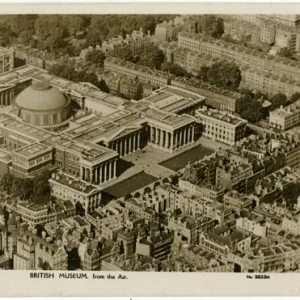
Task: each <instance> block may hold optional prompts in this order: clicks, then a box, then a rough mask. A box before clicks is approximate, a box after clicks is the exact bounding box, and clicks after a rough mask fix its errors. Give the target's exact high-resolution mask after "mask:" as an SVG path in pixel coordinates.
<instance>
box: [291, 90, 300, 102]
mask: <svg viewBox="0 0 300 300" xmlns="http://www.w3.org/2000/svg"><path fill="white" fill-rule="evenodd" d="M299 99H300V93H298V92H296V93H295V94H293V95H292V97H291V102H292V103H293V102H296V101H297V100H299Z"/></svg>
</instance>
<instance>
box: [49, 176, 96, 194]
mask: <svg viewBox="0 0 300 300" xmlns="http://www.w3.org/2000/svg"><path fill="white" fill-rule="evenodd" d="M49 181H53V182H57V183H60V184H62V185H64V186H67V187H70V188H71V189H74V190H76V191H79V192H81V193H84V194H90V193H93V192H96V191H100V190H99V189H98V188H97V187H96V186H94V185H91V184H87V183H85V182H82V181H80V180H78V179H75V178H74V177H71V176H67V175H66V174H64V173H62V174H61V173H57V174H56V175H55V176H52V178H51V179H50V180H49Z"/></svg>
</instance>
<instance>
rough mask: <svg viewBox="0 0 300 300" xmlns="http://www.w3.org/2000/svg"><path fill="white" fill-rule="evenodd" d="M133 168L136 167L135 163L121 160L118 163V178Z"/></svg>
mask: <svg viewBox="0 0 300 300" xmlns="http://www.w3.org/2000/svg"><path fill="white" fill-rule="evenodd" d="M133 166H134V163H132V162H130V161H126V160H124V159H122V158H120V159H119V161H118V165H117V176H118V177H119V176H120V175H122V174H123V173H124V172H125V171H127V170H128V169H129V168H131V167H133Z"/></svg>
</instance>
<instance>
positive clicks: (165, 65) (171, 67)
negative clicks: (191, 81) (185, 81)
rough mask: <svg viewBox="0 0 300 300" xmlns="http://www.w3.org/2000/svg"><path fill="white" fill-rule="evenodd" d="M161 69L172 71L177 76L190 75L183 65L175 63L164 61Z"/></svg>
mask: <svg viewBox="0 0 300 300" xmlns="http://www.w3.org/2000/svg"><path fill="white" fill-rule="evenodd" d="M161 69H162V70H163V71H165V72H168V73H171V74H173V75H175V76H176V77H182V76H185V77H189V73H188V72H187V71H186V70H185V69H184V68H182V67H181V66H179V65H177V64H173V63H168V62H167V63H163V64H162V66H161Z"/></svg>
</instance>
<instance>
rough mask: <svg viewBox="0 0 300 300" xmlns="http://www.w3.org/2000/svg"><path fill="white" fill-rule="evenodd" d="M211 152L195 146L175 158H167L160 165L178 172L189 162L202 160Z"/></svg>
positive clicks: (211, 151)
mask: <svg viewBox="0 0 300 300" xmlns="http://www.w3.org/2000/svg"><path fill="white" fill-rule="evenodd" d="M213 152H214V151H213V150H211V149H208V148H205V147H203V146H197V147H195V148H192V149H190V150H187V151H185V152H183V153H180V154H178V155H177V156H175V157H172V158H169V159H167V160H165V161H163V162H162V163H160V164H161V165H162V166H164V167H166V168H168V169H171V170H173V171H178V170H181V169H182V168H184V167H185V166H186V165H187V164H188V162H189V161H190V162H191V163H193V162H195V161H197V160H199V159H202V158H203V157H204V156H206V155H210V154H212V153H213Z"/></svg>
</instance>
